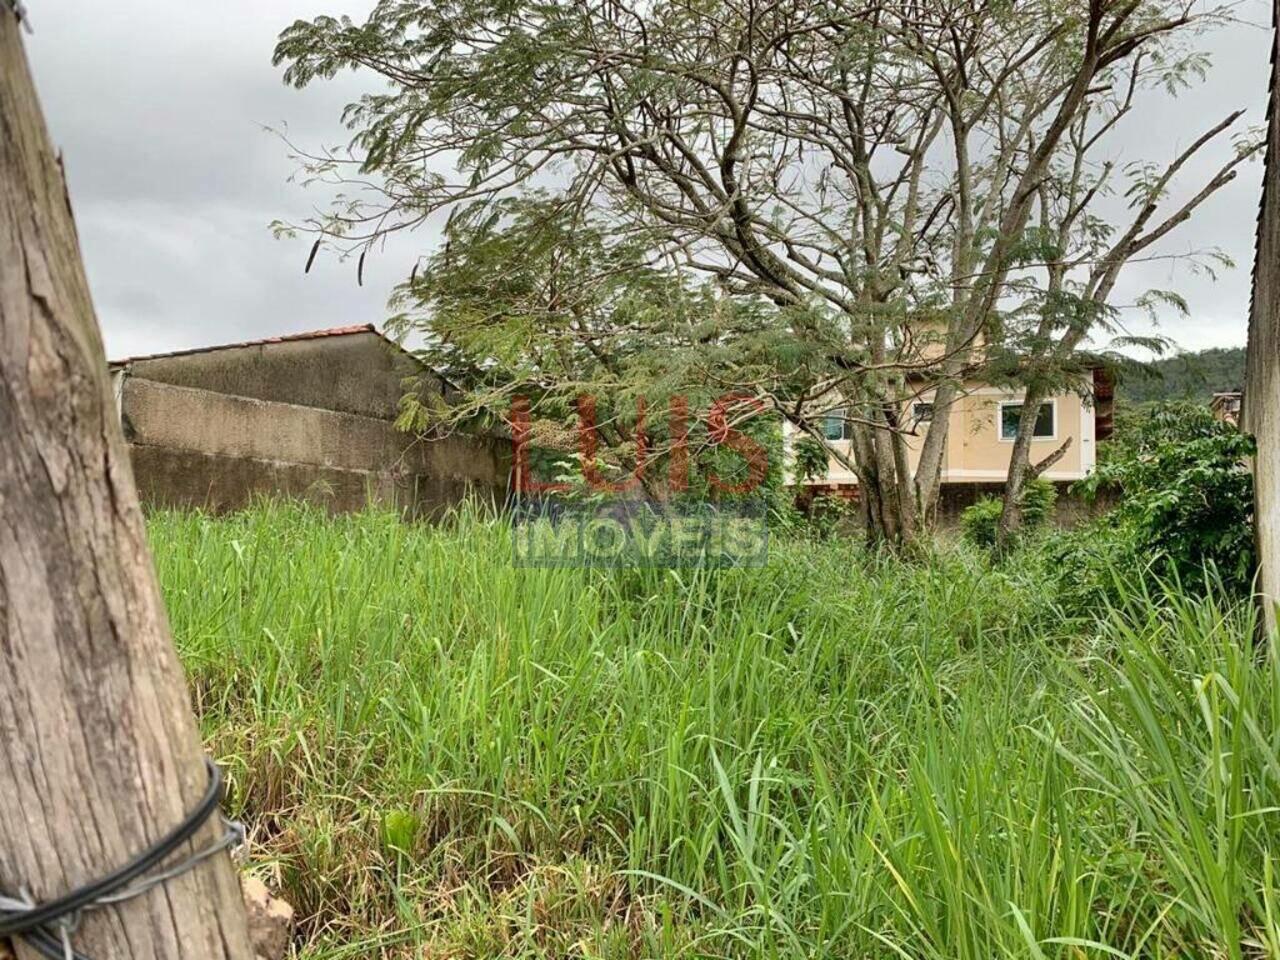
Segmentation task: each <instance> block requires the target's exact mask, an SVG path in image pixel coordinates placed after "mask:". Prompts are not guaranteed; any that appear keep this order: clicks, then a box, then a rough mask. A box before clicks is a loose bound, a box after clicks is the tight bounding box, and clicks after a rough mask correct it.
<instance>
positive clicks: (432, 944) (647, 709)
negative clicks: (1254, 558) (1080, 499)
mask: <svg viewBox="0 0 1280 960" xmlns="http://www.w3.org/2000/svg"><path fill="white" fill-rule="evenodd" d="M150 534H151V539H152V543H153V545H154V548H155V556H156V563H157V569H158V573H159V579H160V583H161V586H162V588H163V591H164V596H165V600H166V603H167V606H168V609H169V615H170V620H171V622H172V625H173V630H174V635H175V638H176V641H177V644H178V647H179V651H180V653H181V656H182V659H183V663H184V666H185V668H186V671H187V676H188V677H189V679H190V683H191V687H192V694H193V699H194V702H195V703H196V704H197V707H198V709H199V712H200V719H201V726H202V731H203V734H204V737H205V741H206V743H207V744H208V748H209V750H210V751H211V752H212V754H213V755H214V756H215V757H216V758H218V760H219V761H220V762H222V763H223V764H224V765H225V767H226V768H227V770H228V778H229V784H230V796H229V801H228V806H229V812H231V813H232V814H234V815H235V816H237V817H243V818H244V819H245V820H246V821H247V822H248V824H249V827H250V830H251V832H252V835H253V836H254V837H255V843H254V845H253V854H254V857H255V858H256V859H257V860H258V861H259V863H260V864H262V865H264V866H265V867H266V869H269V870H271V871H272V872H273V873H274V874H275V875H276V876H278V877H279V878H280V881H281V883H282V885H283V893H284V895H285V896H286V897H287V898H288V899H289V900H290V901H291V902H292V903H293V905H294V906H295V907H296V908H297V910H298V913H299V915H300V916H302V917H305V918H306V922H305V923H303V924H302V925H301V927H300V929H299V934H298V943H297V946H296V950H297V956H298V957H299V958H300V960H349V958H352V957H357V956H360V957H365V956H368V957H374V956H380V957H387V958H410V957H414V958H420V957H423V956H439V957H450V958H456V960H533V958H542V957H564V958H593V960H632V958H635V957H689V958H694V957H711V956H714V957H726V958H735V960H808V958H811V957H858V958H867V960H901V958H903V957H911V958H913V960H1029V958H1035V960H1047V958H1052V960H1081V958H1085V957H1087V958H1093V957H1104V956H1122V957H1132V958H1142V960H1183V958H1188V957H1221V958H1224V960H1245V958H1248V960H1253V958H1261V957H1274V956H1277V955H1278V954H1280V921H1278V920H1277V917H1280V910H1278V909H1277V907H1278V906H1280V901H1278V899H1277V895H1278V890H1277V880H1276V875H1275V871H1274V865H1275V862H1276V857H1277V854H1280V820H1278V819H1277V818H1276V817H1275V816H1274V814H1273V813H1272V812H1271V811H1272V808H1273V807H1274V806H1275V802H1274V794H1275V784H1276V782H1277V777H1280V770H1277V765H1276V759H1275V750H1274V743H1273V740H1272V738H1273V736H1274V731H1276V730H1278V729H1280V659H1278V657H1280V649H1277V648H1276V647H1275V646H1272V647H1270V648H1268V650H1267V651H1266V652H1265V653H1259V651H1257V650H1256V649H1255V647H1254V646H1253V642H1252V638H1253V630H1254V621H1253V619H1252V618H1253V609H1252V606H1251V605H1250V604H1247V603H1240V604H1233V603H1231V602H1229V601H1227V600H1224V599H1222V598H1221V597H1220V595H1217V594H1211V595H1209V596H1208V597H1204V598H1190V597H1187V596H1184V595H1182V594H1180V593H1178V592H1177V591H1174V590H1165V589H1159V588H1155V587H1146V588H1141V587H1139V588H1138V589H1134V588H1133V587H1125V588H1124V589H1125V591H1127V592H1125V593H1123V594H1121V595H1120V596H1119V599H1118V607H1119V612H1110V611H1108V610H1107V609H1105V608H1104V607H1100V608H1095V609H1093V610H1090V611H1086V613H1085V615H1084V616H1080V617H1075V616H1071V615H1067V614H1066V612H1065V611H1064V610H1063V609H1062V608H1061V606H1060V605H1059V604H1058V603H1057V602H1056V601H1055V600H1054V597H1053V592H1052V590H1051V589H1050V583H1049V581H1047V580H1046V578H1045V572H1044V570H1043V568H1041V567H1040V566H1038V565H1037V564H1035V563H1031V562H1028V563H1016V564H1015V563H1010V564H1005V565H1003V566H1002V567H1000V568H997V569H993V568H992V567H991V565H990V564H989V563H988V562H987V561H986V559H985V558H983V557H981V556H980V555H978V554H976V553H975V552H973V551H969V550H967V549H962V548H960V547H958V546H955V547H951V548H945V549H939V550H938V551H936V552H934V553H933V554H931V555H928V556H922V557H920V558H919V559H917V560H914V561H912V562H904V561H902V560H898V559H894V558H893V557H891V556H888V555H878V554H871V553H868V552H866V551H864V550H860V549H858V548H857V547H855V546H852V545H850V544H849V543H848V542H847V541H843V540H831V541H827V542H815V541H814V540H812V539H804V540H790V539H785V538H780V539H776V540H775V541H774V542H773V543H772V544H771V547H770V551H771V555H770V559H769V564H768V566H767V567H766V568H764V569H754V570H751V569H738V570H722V571H710V570H686V571H680V572H675V571H661V570H600V569H594V570H586V569H521V568H517V567H514V566H513V565H512V564H511V559H510V558H511V549H512V546H511V539H510V537H511V533H510V530H509V529H508V528H507V527H506V526H505V524H504V523H503V522H501V521H496V520H493V519H491V518H486V517H483V516H477V515H474V514H471V513H467V512H464V513H462V514H459V515H457V516H454V517H452V518H451V519H449V521H448V522H446V523H445V524H444V525H442V526H426V525H406V524H403V523H401V522H400V521H399V520H398V518H397V517H396V516H395V515H394V514H390V513H377V512H370V513H366V514H363V515H358V516H348V517H338V518H330V517H328V516H325V515H324V514H323V513H321V512H320V511H315V510H308V509H301V508H297V507H291V506H283V505H263V506H259V507H257V508H255V509H253V510H251V511H247V512H244V513H240V514H236V515H233V516H228V517H224V518H219V519H214V518H210V517H207V516H202V515H199V514H179V513H160V514H156V515H153V516H152V517H151V518H150Z"/></svg>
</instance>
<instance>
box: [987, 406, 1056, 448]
mask: <svg viewBox="0 0 1280 960" xmlns="http://www.w3.org/2000/svg"><path fill="white" fill-rule="evenodd" d="M1021 417H1022V404H1020V403H1002V404H1001V405H1000V438H1001V439H1002V440H1016V439H1017V437H1018V420H1019V419H1020V418H1021ZM1053 428H1054V423H1053V404H1052V403H1042V404H1040V412H1039V413H1038V414H1037V415H1036V425H1035V428H1034V429H1033V430H1032V431H1031V436H1032V438H1033V439H1036V440H1051V439H1053V436H1054V429H1053Z"/></svg>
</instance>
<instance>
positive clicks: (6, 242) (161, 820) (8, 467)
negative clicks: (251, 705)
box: [0, 3, 252, 960]
mask: <svg viewBox="0 0 1280 960" xmlns="http://www.w3.org/2000/svg"><path fill="white" fill-rule="evenodd" d="M18 31H19V24H18V22H17V19H16V18H15V16H14V15H13V14H12V13H11V12H10V9H9V7H8V5H7V4H5V3H0V433H2V435H3V437H4V441H3V446H0V505H2V509H0V618H2V619H3V624H4V629H3V633H2V634H0V748H2V749H3V751H4V755H5V756H4V760H5V772H4V774H3V776H0V888H2V889H3V892H4V893H7V894H10V895H17V894H19V893H20V891H21V890H22V889H23V888H25V889H26V890H28V891H29V893H30V895H31V896H32V897H34V899H35V900H37V901H41V902H43V901H46V900H50V899H53V898H56V897H58V896H61V895H63V894H66V893H68V892H69V891H71V890H72V889H73V888H76V887H78V886H80V885H82V884H84V883H86V882H87V881H91V880H94V879H96V878H98V877H100V876H102V875H104V874H107V873H109V872H111V871H112V870H114V869H115V868H118V867H120V866H122V865H123V864H125V863H126V862H128V861H129V860H130V859H132V858H133V857H134V856H135V855H137V854H139V853H141V852H143V851H144V850H145V849H146V848H147V847H149V846H151V845H152V844H154V843H155V842H156V841H157V840H158V839H159V838H160V837H161V836H162V835H164V834H165V833H167V832H168V831H169V830H170V829H172V828H173V827H174V826H176V825H177V824H178V823H179V822H180V821H181V820H182V819H183V818H184V817H185V816H186V814H187V813H188V812H189V811H190V810H191V808H192V807H193V806H195V804H196V803H197V802H198V800H199V799H200V797H201V795H202V794H203V793H204V791H205V788H206V786H207V774H206V771H205V767H204V764H203V761H202V756H201V745H200V739H199V736H198V733H197V729H196V724H195V719H194V717H193V715H192V712H191V707H190V704H189V702H188V700H187V693H186V686H185V683H184V680H183V674H182V670H181V667H180V665H179V663H178V659H177V656H176V654H175V652H174V649H173V644H172V642H171V640H170V636H169V628H168V624H167V621H166V618H165V612H164V607H163V606H162V604H161V600H160V594H159V591H158V589H157V585H156V581H155V577H154V574H153V572H152V568H151V562H150V556H149V554H148V551H147V541H146V536H145V531H144V529H143V521H142V516H141V513H140V511H139V509H138V501H137V495H136V493H135V491H134V485H133V477H132V474H131V471H130V468H129V461H128V458H127V453H126V449H125V446H124V442H123V438H122V437H121V433H120V428H119V423H118V420H117V416H116V411H115V404H114V401H113V399H112V397H111V394H110V391H109V388H108V382H107V371H106V364H105V360H104V357H103V352H102V344H101V340H100V338H99V334H98V327H97V321H96V319H95V317H94V313H93V307H92V304H91V302H90V299H89V291H88V286H87V283H86V281H85V275H84V270H83V267H82V265H81V261H80V252H79V244H78V241H77V238H76V234H75V227H74V225H73V223H72V220H71V212H70V209H69V206H68V201H67V197H66V192H65V187H64V184H63V179H62V172H61V168H60V164H59V162H58V160H57V159H56V158H55V156H54V154H53V152H52V149H51V147H50V144H49V139H48V135H47V133H46V131H45V127H44V122H43V119H42V117H41V113H40V109H39V104H38V103H37V101H36V97H35V91H34V88H33V86H32V82H31V77H30V73H29V70H28V67H27V62H26V56H25V54H24V52H23V49H22V44H21V41H20V38H19V33H18ZM221 835H222V827H221V825H220V824H218V823H216V822H211V823H208V824H206V825H205V827H204V828H203V829H202V830H201V831H200V833H199V834H197V836H196V838H195V839H194V840H193V841H192V842H191V843H190V844H188V845H187V848H186V849H187V851H188V852H194V851H196V850H199V849H201V848H204V847H207V846H209V845H210V844H211V843H212V842H214V841H215V840H216V839H217V838H218V837H220V836H221ZM73 940H74V943H75V945H76V947H77V949H78V950H80V951H81V952H82V953H85V954H87V955H88V956H90V957H92V958H93V960H121V958H133V960H161V958H163V960H173V958H200V960H205V958H209V960H213V958H223V960H250V958H251V957H252V951H251V949H250V947H249V941H248V937H247V933H246V930H245V918H244V908H243V904H242V902H241V898H240V890H239V885H238V883H237V879H236V874H235V871H234V869H233V867H232V865H231V862H230V860H229V858H228V857H227V856H226V855H225V854H222V855H219V856H217V857H215V858H212V859H210V860H207V861H205V862H204V863H202V864H201V865H199V866H198V867H196V868H195V869H194V870H192V871H189V872H188V873H186V874H183V875H182V876H179V877H178V878H176V879H173V880H170V881H169V882H167V883H164V884H161V885H160V886H158V887H156V888H155V889H153V890H152V891H151V892H149V893H147V894H144V895H142V896H140V897H137V898H135V899H133V900H128V901H125V902H124V903H122V904H120V905H119V906H115V907H109V908H105V909H100V910H93V911H90V912H88V913H86V914H85V915H84V917H83V920H82V923H81V926H80V928H79V930H78V931H77V932H76V933H75V934H74V937H73ZM18 952H19V956H20V957H22V958H24V960H26V958H30V957H34V956H36V954H35V953H33V952H32V951H31V950H30V949H29V948H27V947H25V946H22V945H21V944H19V945H18Z"/></svg>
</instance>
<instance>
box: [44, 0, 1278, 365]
mask: <svg viewBox="0 0 1280 960" xmlns="http://www.w3.org/2000/svg"><path fill="white" fill-rule="evenodd" d="M27 6H28V7H29V8H30V9H31V21H32V24H33V26H34V28H35V33H34V35H33V36H30V37H28V38H27V49H28V53H29V56H30V58H31V61H32V65H33V68H34V70H35V75H36V81H37V84H38V86H39V89H40V93H41V97H42V101H43V104H44V109H45V114H46V116H47V118H48V121H49V125H50V128H51V130H52V133H53V137H54V140H55V141H56V142H57V144H58V145H59V146H60V147H61V148H62V150H63V154H64V159H65V163H66V167H67V170H68V177H69V179H70V185H71V197H72V201H73V204H74V206H75V210H76V217H77V222H78V224H79V229H80V235H81V238H82V240H83V243H84V253H85V258H86V260H87V262H88V269H89V279H90V281H91V283H92V285H93V292H94V297H95V301H96V304H97V308H98V316H99V318H100V320H101V322H102V326H103V329H104V332H105V335H106V341H107V351H108V353H109V354H110V355H111V356H112V357H123V356H129V355H134V354H139V353H149V352H154V351H160V350H171V349H177V348H181V347H187V346H198V345H201V344H209V343H218V342H226V341H233V340H241V339H247V338H253V337H263V336H273V335H276V334H281V333H290V332H298V331H303V330H311V329H317V328H321V327H331V326H342V325H346V324H352V323H367V322H374V323H378V324H381V322H382V319H383V317H384V316H385V313H386V298H387V295H388V293H389V292H390V289H391V287H392V285H393V284H394V283H395V282H396V281H397V280H398V279H400V278H402V277H403V276H404V275H405V272H406V271H407V269H408V266H409V263H410V261H411V253H412V249H411V248H406V249H400V250H397V251H394V252H392V253H388V254H386V255H383V256H379V257H375V256H372V255H371V256H370V258H369V262H368V263H367V265H366V268H365V285H364V287H363V288H361V287H358V286H357V285H356V278H355V270H354V267H353V266H351V265H350V264H339V263H336V262H333V261H327V262H326V261H324V260H323V259H322V260H320V261H318V262H317V264H316V266H315V267H314V268H313V269H312V272H311V273H310V274H309V275H304V274H303V265H304V263H305V261H306V257H307V252H308V247H309V243H308V242H307V241H306V240H301V239H299V240H276V239H274V238H273V237H272V236H271V233H270V231H269V230H268V224H269V223H270V222H271V221H272V220H275V219H284V220H290V219H294V220H297V219H301V218H303V217H305V216H306V215H307V213H308V212H309V211H310V210H311V208H312V206H313V205H316V204H319V203H322V202H323V197H322V196H321V195H319V194H317V193H314V192H312V193H308V192H307V191H305V190H303V189H302V188H301V187H300V186H298V185H297V184H294V183H290V182H289V177H290V175H291V173H293V171H294V164H293V163H292V162H291V161H290V159H289V155H288V149H287V148H286V147H285V146H284V144H283V143H282V142H281V141H280V139H279V138H278V137H277V136H275V135H273V134H271V133H269V132H267V130H266V129H265V128H282V127H286V126H287V129H288V134H289V136H290V138H291V139H292V140H293V141H294V142H296V143H298V144H299V145H302V146H308V147H314V146H317V145H321V144H335V143H339V142H341V141H342V139H343V137H342V130H341V129H340V127H339V125H338V113H339V110H340V109H341V107H342V105H343V104H344V103H346V102H347V101H348V100H350V99H352V98H353V97H354V95H355V94H356V93H357V92H358V91H359V90H360V88H361V81H360V79H359V78H358V77H356V76H354V75H350V74H348V75H344V76H343V77H340V78H338V79H337V80H335V81H332V82H330V83H328V84H321V85H319V86H313V87H311V88H308V89H307V90H303V91H298V90H293V89H291V88H288V87H285V86H284V85H283V84H282V83H281V81H280V75H279V71H278V70H276V69H275V68H273V67H272V66H271V50H272V47H273V46H274V42H275V37H276V35H277V33H279V31H280V29H281V28H282V27H284V26H286V25H287V24H289V23H290V22H292V21H293V20H295V19H297V18H299V17H307V18H309V17H312V16H315V15H317V14H321V13H328V14H341V13H347V14H350V15H351V16H353V17H357V18H360V17H363V15H364V14H365V13H367V11H368V10H369V8H370V7H371V6H372V0H270V2H265V3H264V2H262V0H220V2H218V3H188V2H182V3H175V2H173V0H167V2H160V0H112V2H110V3H103V2H102V0H27ZM1269 6H1270V5H1269V4H1268V3H1266V2H1265V0H1245V2H1243V3H1241V4H1240V5H1239V7H1238V8H1237V14H1238V16H1239V17H1240V19H1241V20H1242V21H1243V22H1241V23H1239V24H1237V25H1235V26H1232V27H1230V28H1228V29H1226V30H1223V31H1221V32H1220V33H1219V34H1217V35H1216V36H1214V37H1213V38H1212V39H1211V40H1210V41H1209V43H1208V52H1209V53H1210V55H1211V56H1212V58H1213V64H1212V68H1211V70H1210V73H1209V76H1208V79H1207V81H1206V82H1205V83H1204V84H1203V85H1202V86H1200V87H1198V88H1197V89H1195V90H1194V91H1191V92H1189V93H1184V94H1183V95H1182V96H1181V97H1180V98H1179V99H1178V100H1177V101H1176V102H1175V101H1164V102H1151V103H1149V104H1147V105H1145V106H1144V107H1143V110H1142V112H1141V114H1140V116H1139V117H1137V118H1135V119H1136V121H1137V122H1135V123H1133V124H1131V126H1130V132H1129V133H1127V134H1126V136H1127V137H1128V138H1130V139H1129V141H1128V142H1127V143H1126V144H1124V145H1122V147H1121V152H1120V155H1119V156H1117V159H1119V160H1121V161H1125V160H1130V159H1134V158H1136V157H1137V156H1139V155H1141V156H1145V157H1147V158H1149V159H1151V160H1164V159H1166V158H1168V157H1170V156H1172V155H1174V154H1175V153H1176V152H1177V151H1178V149H1179V148H1180V147H1182V146H1185V145H1186V143H1187V142H1188V141H1189V140H1191V139H1194V137H1195V136H1196V135H1197V134H1198V133H1199V132H1201V131H1203V130H1204V129H1205V128H1207V127H1209V126H1212V125H1213V123H1215V122H1216V121H1217V120H1219V119H1221V118H1222V116H1223V115H1224V114H1225V113H1226V112H1227V111H1228V110H1230V109H1232V108H1235V107H1242V108H1246V109H1247V110H1248V111H1249V112H1248V114H1247V115H1246V119H1247V121H1248V122H1251V123H1261V122H1262V119H1263V109H1264V104H1265V90H1266V82H1267V33H1266V31H1265V29H1263V25H1264V24H1266V23H1267V22H1268V20H1269V16H1270V11H1269ZM1224 149H1225V145H1224ZM1221 159H1222V154H1216V155H1212V156H1206V157H1205V158H1204V163H1202V164H1201V166H1200V168H1198V171H1197V170H1188V173H1189V174H1190V176H1189V177H1188V180H1187V186H1188V188H1192V185H1193V184H1194V183H1195V181H1196V179H1197V178H1196V176H1195V174H1196V173H1197V172H1199V173H1200V175H1201V176H1204V175H1205V173H1206V172H1207V170H1208V167H1209V165H1211V164H1213V163H1214V161H1217V162H1221ZM1259 176H1260V164H1252V165H1250V166H1248V167H1246V168H1245V169H1244V170H1243V171H1242V173H1241V175H1240V176H1239V177H1238V178H1237V179H1236V181H1235V182H1234V183H1232V184H1230V185H1229V186H1228V187H1227V188H1225V189H1224V190H1223V191H1222V192H1221V193H1219V194H1218V195H1217V196H1215V197H1214V198H1212V199H1211V200H1210V201H1209V202H1208V203H1207V204H1206V206H1205V207H1204V208H1202V210H1201V211H1200V213H1199V214H1198V215H1197V218H1196V220H1195V221H1194V223H1193V224H1190V225H1188V227H1186V228H1183V230H1181V231H1178V232H1177V233H1176V234H1175V235H1174V237H1173V239H1172V240H1171V241H1170V242H1169V243H1166V244H1165V245H1164V247H1163V248H1162V249H1160V250H1158V251H1155V252H1156V253H1158V254H1159V255H1160V257H1161V258H1160V259H1153V260H1151V261H1150V262H1146V263H1142V264H1137V265H1134V266H1133V267H1132V268H1131V269H1130V271H1129V273H1128V274H1127V276H1126V280H1125V285H1124V288H1123V289H1121V290H1120V291H1118V294H1119V296H1120V297H1121V299H1133V298H1136V296H1137V295H1138V294H1139V293H1140V292H1141V291H1142V290H1144V289H1148V288H1151V287H1159V288H1172V289H1176V290H1177V291H1178V292H1180V293H1182V294H1183V295H1184V296H1185V297H1186V299H1187V300H1188V301H1189V303H1190V306H1191V317H1190V319H1180V318H1177V317H1165V318H1163V319H1162V321H1161V327H1160V332H1162V333H1163V334H1165V335H1166V336H1169V337H1172V338H1173V339H1174V340H1175V341H1176V342H1177V343H1178V344H1179V345H1180V346H1182V347H1185V348H1187V349H1195V348H1200V347H1206V346H1216V345H1235V344H1243V342H1244V336H1245V323H1246V312H1247V308H1248V283H1249V266H1250V264H1251V263H1252V257H1253V252H1252V247H1253V227H1254V218H1255V216H1256V212H1257V195H1258V182H1259ZM1195 185H1196V186H1198V184H1195ZM419 242H420V244H421V246H423V247H424V248H425V247H427V246H428V245H429V244H430V242H431V238H430V237H428V236H422V237H421V238H419ZM1210 247H1218V248H1221V249H1222V250H1223V251H1224V252H1226V253H1227V254H1228V255H1230V256H1231V257H1232V258H1233V259H1234V260H1235V261H1236V263H1237V264H1238V266H1237V268H1236V269H1235V270H1230V271H1226V272H1224V273H1222V274H1221V275H1220V276H1219V277H1218V279H1217V281H1216V282H1214V281H1212V280H1211V279H1209V278H1208V277H1206V276H1202V275H1198V274H1196V273H1195V272H1193V271H1192V270H1190V269H1188V267H1187V266H1186V265H1185V264H1184V263H1183V262H1182V261H1181V260H1180V259H1179V258H1177V256H1176V255H1178V254H1183V253H1186V252H1188V251H1189V250H1192V249H1206V248H1210ZM1131 322H1132V326H1133V327H1134V329H1136V330H1141V331H1143V332H1145V331H1146V330H1147V329H1148V328H1147V327H1146V326H1145V324H1144V322H1143V321H1141V320H1140V319H1138V318H1137V316H1136V315H1135V316H1134V319H1133V320H1132V321H1131Z"/></svg>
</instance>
